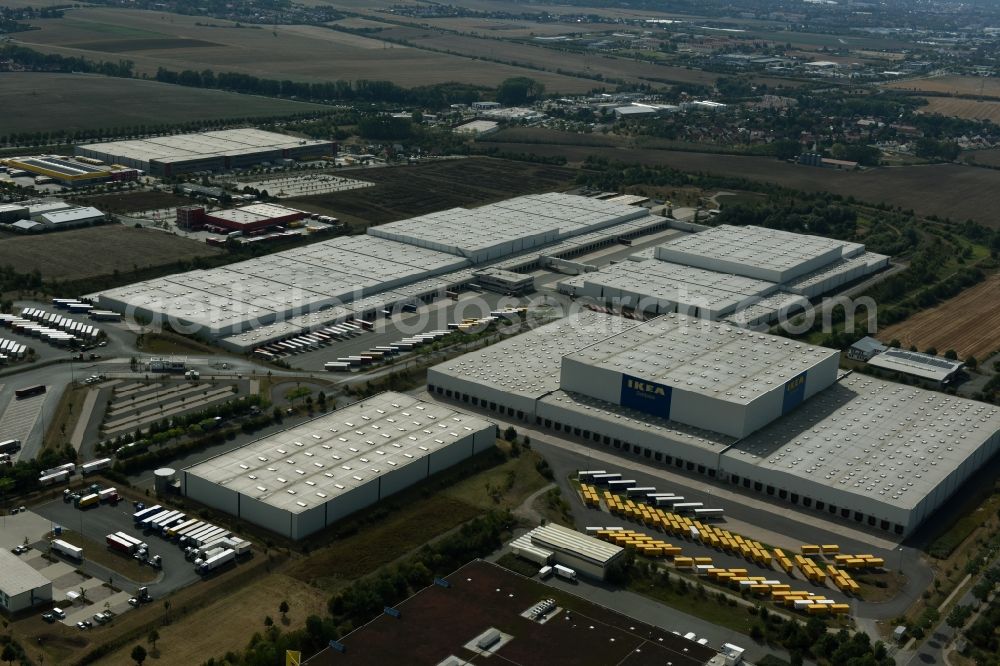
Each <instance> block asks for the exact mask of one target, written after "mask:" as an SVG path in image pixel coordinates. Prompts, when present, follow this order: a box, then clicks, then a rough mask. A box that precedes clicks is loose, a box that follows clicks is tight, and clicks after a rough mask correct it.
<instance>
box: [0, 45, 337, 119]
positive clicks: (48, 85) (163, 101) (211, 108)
mask: <svg viewBox="0 0 1000 666" xmlns="http://www.w3.org/2000/svg"><path fill="white" fill-rule="evenodd" d="M104 59H110V58H109V57H107V56H105V58H104ZM0 99H3V108H4V119H3V124H2V127H0V134H7V133H9V132H40V131H48V130H53V129H64V130H81V129H98V128H104V127H127V126H132V125H149V124H152V123H183V122H188V121H191V120H210V119H213V118H244V117H266V116H282V115H291V114H295V113H310V112H314V111H322V110H324V109H328V108H329V107H325V106H322V105H319V104H305V103H303V102H294V101H291V100H283V99H273V98H269V97H257V96H256V95H240V94H237V93H230V92H223V91H221V90H200V89H198V88H184V87H181V86H172V85H168V84H165V83H157V82H156V81H142V80H139V79H120V78H113V77H107V76H100V75H97V74H57V73H41V72H3V73H0Z"/></svg>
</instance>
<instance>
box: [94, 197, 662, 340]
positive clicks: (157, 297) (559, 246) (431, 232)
mask: <svg viewBox="0 0 1000 666" xmlns="http://www.w3.org/2000/svg"><path fill="white" fill-rule="evenodd" d="M669 223H670V221H669V220H667V219H664V218H662V217H653V216H651V215H650V214H649V211H648V210H647V209H645V208H642V207H637V206H628V205H624V204H620V203H612V202H607V201H600V200H596V199H590V198H587V197H582V196H573V195H567V194H555V193H550V194H540V195H530V196H524V197H518V198H515V199H509V200H507V201H503V202H500V203H496V204H490V205H488V206H483V207H481V208H474V209H464V208H457V209H453V210H450V211H444V212H442V213H435V214H432V215H428V216H423V217H420V218H415V219H412V220H404V221H401V222H394V223H391V224H387V225H382V226H380V227H371V228H369V230H368V233H367V234H365V235H361V236H350V237H340V238H334V239H331V240H327V241H322V242H318V243H313V244H311V245H308V246H306V247H302V248H296V249H293V250H287V251H284V252H277V253H275V254H270V255H266V256H263V257H258V258H255V259H251V260H248V261H243V262H239V263H236V264H231V265H228V266H223V267H220V268H214V269H210V270H197V271H189V272H187V273H179V274H176V275H169V276H167V277H163V278H158V279H154V280H147V281H144V282H138V283H135V284H131V285H127V286H125V287H119V288H115V289H108V290H106V291H103V292H99V293H97V294H91V295H90V297H91V298H93V299H95V300H96V301H97V302H98V303H99V304H100V307H101V308H102V309H107V310H114V311H116V312H122V313H123V314H126V315H132V316H137V317H139V318H140V319H144V320H149V321H153V322H160V323H167V324H170V326H171V327H172V328H173V329H174V330H177V331H179V332H182V333H186V334H190V335H197V336H199V337H203V338H208V339H212V340H217V341H219V343H220V344H222V345H223V346H224V347H226V348H228V349H232V350H234V351H239V352H246V351H252V350H253V349H254V347H256V346H258V345H261V344H264V343H265V342H267V341H270V340H277V339H282V338H283V337H289V336H291V335H296V334H298V333H301V332H304V331H309V330H314V329H315V328H317V327H320V326H323V325H329V324H336V323H341V322H343V321H345V320H347V319H351V318H358V319H364V318H368V317H369V316H378V313H381V312H382V311H383V310H392V309H393V308H394V307H396V306H399V305H403V304H408V303H420V302H421V301H425V302H427V301H431V300H433V299H434V298H440V297H443V296H444V292H445V291H449V290H455V289H458V288H461V287H462V286H465V285H468V284H470V283H474V282H475V281H476V277H475V272H476V271H477V270H478V269H480V268H482V265H483V262H494V263H495V266H494V267H495V268H497V269H506V270H530V268H531V267H532V266H537V265H538V264H539V262H540V261H542V260H543V259H548V258H553V257H564V256H573V255H575V254H579V253H582V252H586V251H588V250H589V249H592V248H596V247H601V246H604V245H609V244H612V243H614V242H616V240H617V239H618V238H632V237H635V236H638V235H642V234H644V233H651V232H654V231H661V230H663V229H665V228H667V226H668V225H669ZM477 265H478V266H477Z"/></svg>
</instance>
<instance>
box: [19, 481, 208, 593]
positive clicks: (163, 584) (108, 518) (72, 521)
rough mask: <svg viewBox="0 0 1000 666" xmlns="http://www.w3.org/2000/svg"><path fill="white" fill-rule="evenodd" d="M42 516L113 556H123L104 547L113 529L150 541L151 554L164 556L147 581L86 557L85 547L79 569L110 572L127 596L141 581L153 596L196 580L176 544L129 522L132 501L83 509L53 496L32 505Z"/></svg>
mask: <svg viewBox="0 0 1000 666" xmlns="http://www.w3.org/2000/svg"><path fill="white" fill-rule="evenodd" d="M35 511H36V512H37V513H39V514H40V515H41V516H42V517H43V518H45V519H47V520H48V521H51V523H52V524H54V525H60V526H62V527H63V528H65V529H67V530H72V531H74V532H77V533H79V534H81V535H83V536H84V537H85V538H87V539H89V540H90V541H92V542H94V543H95V544H96V545H97V546H99V547H101V548H104V549H105V550H104V552H105V553H107V554H108V555H110V556H113V557H122V558H124V557H125V556H124V555H119V554H117V553H114V552H112V551H111V550H110V549H107V548H106V546H105V537H106V536H107V535H108V534H112V533H114V532H125V533H126V534H129V535H131V536H134V537H136V538H138V539H140V540H142V541H144V542H146V543H148V544H149V553H150V555H160V556H161V557H162V559H163V568H162V569H161V570H160V571H159V572H157V575H156V577H155V578H154V579H153V580H152V581H150V582H147V583H139V582H137V581H132V580H129V579H127V578H126V577H125V576H123V575H121V574H120V573H116V572H113V571H111V569H109V568H108V567H105V566H102V565H99V564H97V563H95V562H92V561H88V559H87V551H86V549H85V550H84V554H83V558H84V563H83V565H81V569H83V570H84V571H88V572H89V571H93V572H94V573H95V574H100V575H101V576H102V578H103V580H107V579H108V576H113V578H114V582H115V587H119V588H121V589H122V590H127V591H128V592H129V594H127V595H126V596H125V600H126V601H127V600H128V597H130V596H132V595H133V594H135V592H136V590H138V588H139V587H141V586H142V585H146V586H148V587H149V591H150V594H152V596H153V598H154V599H159V598H162V597H165V596H167V595H168V594H170V593H171V592H173V591H175V590H177V589H179V588H181V587H184V586H186V585H190V584H191V583H194V582H195V581H197V580H199V576H198V574H197V572H196V571H195V570H194V565H193V564H191V563H190V562H188V561H187V560H185V559H184V552H183V551H182V550H181V549H180V548H178V547H177V545H176V544H174V543H172V542H170V541H168V540H166V539H164V538H161V537H160V536H159V535H154V534H151V533H149V534H144V533H143V532H142V531H141V530H139V529H137V528H136V527H135V526H134V524H133V522H132V514H133V512H134V511H135V509H134V507H133V505H132V503H131V502H128V501H121V502H119V503H118V505H117V506H115V505H111V504H101V505H99V506H96V507H92V508H89V509H86V510H80V509H77V508H75V507H74V506H73V504H72V503H66V502H63V501H62V500H61V499H56V500H52V501H51V502H48V503H47V504H43V505H41V506H39V507H36V508H35Z"/></svg>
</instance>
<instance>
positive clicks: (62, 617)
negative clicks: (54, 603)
mask: <svg viewBox="0 0 1000 666" xmlns="http://www.w3.org/2000/svg"><path fill="white" fill-rule="evenodd" d="M52 614H53V615H55V616H56V617H57V618H59V619H60V620H65V619H66V611H64V610H63V609H61V608H53V609H52Z"/></svg>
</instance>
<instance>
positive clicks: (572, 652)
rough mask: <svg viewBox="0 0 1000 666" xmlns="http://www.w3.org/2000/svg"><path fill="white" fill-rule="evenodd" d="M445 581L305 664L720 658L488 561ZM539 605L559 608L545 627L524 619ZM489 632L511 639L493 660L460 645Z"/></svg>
mask: <svg viewBox="0 0 1000 666" xmlns="http://www.w3.org/2000/svg"><path fill="white" fill-rule="evenodd" d="M447 580H448V582H449V583H451V587H448V588H444V587H440V586H438V585H431V586H430V587H427V588H425V589H423V590H421V591H420V592H418V593H417V594H415V595H414V596H412V597H410V598H409V599H407V600H406V601H404V602H402V603H400V604H399V605H397V606H396V609H397V610H399V612H400V617H399V618H398V619H397V618H394V617H390V616H389V615H384V614H383V615H380V616H379V617H377V618H375V619H374V620H372V621H371V622H369V623H368V624H366V625H364V626H363V627H360V628H358V629H356V630H355V631H353V632H351V633H350V634H348V635H347V636H345V637H344V638H342V639H341V641H340V642H341V643H342V644H343V645H345V646H346V648H347V649H346V652H343V653H341V652H337V651H335V650H333V649H331V648H327V649H326V650H323V651H322V652H320V653H318V654H317V655H315V656H313V657H311V658H309V659H307V660H305V662H304V664H306V665H307V666H327V665H330V666H335V665H338V664H372V665H374V664H378V665H379V666H385V665H387V664H406V665H407V666H423V665H426V666H435V665H436V664H438V663H440V662H441V661H443V660H445V659H447V658H448V657H449V656H455V657H458V658H460V659H463V660H465V661H467V662H469V663H473V664H488V663H493V662H496V663H498V664H499V663H503V664H505V665H507V666H537V665H538V664H545V665H546V666H589V665H594V666H597V665H601V666H604V665H607V664H620V665H621V666H663V664H667V663H671V664H673V666H703V664H706V663H707V662H708V661H709V660H710V659H711V658H712V657H714V656H715V655H716V654H717V653H716V651H715V650H713V649H711V648H709V647H706V646H703V645H699V644H698V643H696V642H694V641H690V640H687V639H685V638H683V637H682V636H678V635H676V634H674V633H672V632H670V631H669V630H665V629H662V628H659V627H654V626H652V625H648V624H645V623H643V622H639V621H637V620H634V619H632V618H630V617H628V616H625V615H622V614H620V613H616V612H614V611H611V610H608V609H606V608H603V607H601V606H597V605H595V604H592V603H591V602H589V601H587V600H585V599H582V598H580V597H578V596H576V595H574V594H570V593H567V592H564V591H562V590H560V589H557V588H553V587H550V586H548V585H545V584H543V583H541V582H538V581H536V580H532V579H530V578H525V577H523V576H520V575H518V574H515V573H512V572H510V571H508V570H507V569H504V568H502V567H500V566H498V565H495V564H492V563H489V562H483V561H480V560H476V561H474V562H470V563H469V564H466V565H465V566H463V567H462V568H461V569H459V570H458V571H456V572H455V573H453V574H451V575H450V576H448V577H447ZM544 599H555V600H556V606H557V607H559V608H561V609H562V610H561V611H559V612H558V613H556V614H555V615H553V616H551V618H550V619H549V620H548V621H547V622H545V623H544V624H542V623H539V622H536V621H532V620H529V619H527V618H525V617H521V613H523V612H524V611H526V610H528V609H529V608H531V607H532V606H534V605H535V604H537V603H538V602H540V601H542V600H544ZM591 627H593V628H591ZM490 628H495V629H499V630H500V631H501V632H502V633H504V634H508V635H510V636H512V637H513V638H512V639H511V640H510V641H509V642H508V643H506V644H505V645H503V646H502V647H500V648H499V649H498V650H497V652H496V656H494V657H485V656H483V655H480V654H478V653H476V652H472V651H470V650H467V649H466V648H464V647H463V646H464V645H465V644H467V643H470V642H472V643H473V644H474V643H475V640H474V639H476V638H477V637H478V636H479V635H480V634H482V633H483V632H485V631H486V630H488V629H490ZM612 639H613V640H612ZM498 658H499V661H497V660H498Z"/></svg>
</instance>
